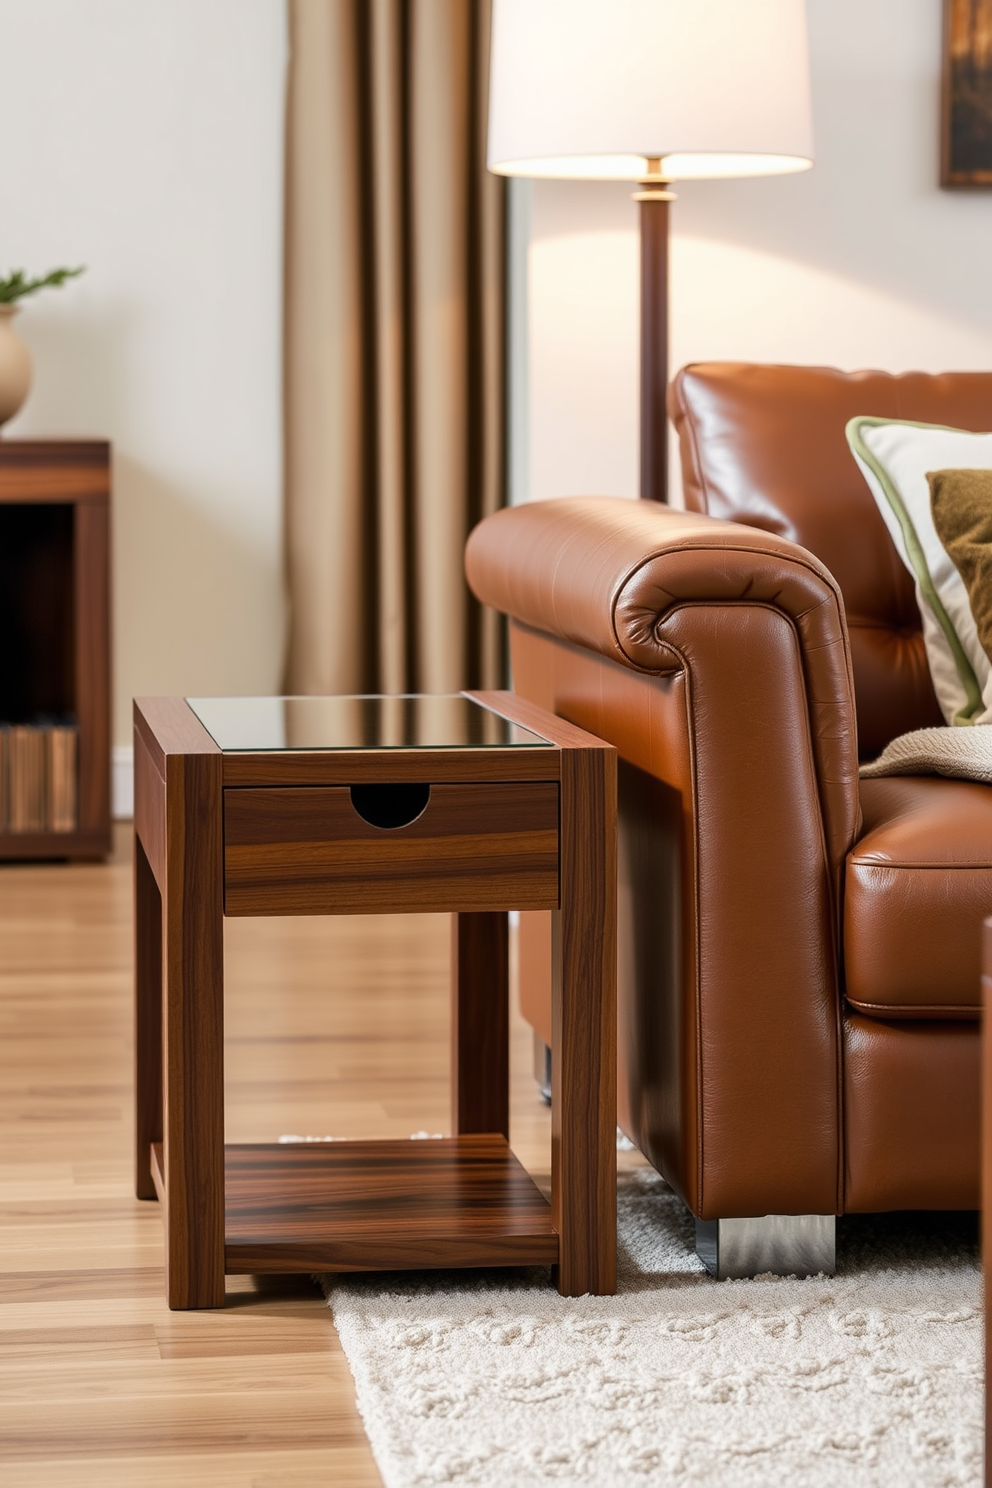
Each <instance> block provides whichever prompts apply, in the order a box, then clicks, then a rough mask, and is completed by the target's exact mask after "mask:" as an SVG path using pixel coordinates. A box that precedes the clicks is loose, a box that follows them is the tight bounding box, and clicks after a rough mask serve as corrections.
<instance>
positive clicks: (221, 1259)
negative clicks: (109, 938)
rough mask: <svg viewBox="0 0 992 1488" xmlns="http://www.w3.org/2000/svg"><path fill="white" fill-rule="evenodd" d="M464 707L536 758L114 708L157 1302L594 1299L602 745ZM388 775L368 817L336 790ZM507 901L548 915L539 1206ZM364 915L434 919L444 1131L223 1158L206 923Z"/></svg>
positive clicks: (599, 1186) (604, 1091) (216, 951)
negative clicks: (229, 744) (406, 1273)
mask: <svg viewBox="0 0 992 1488" xmlns="http://www.w3.org/2000/svg"><path fill="white" fill-rule="evenodd" d="M479 696H480V700H481V701H484V702H489V701H490V700H491V701H492V702H493V705H494V706H495V707H496V708H497V711H499V712H502V713H503V714H504V715H505V716H507V717H510V718H514V719H516V720H517V721H518V722H519V723H521V724H522V725H523V726H525V727H528V728H532V729H534V730H536V731H537V732H538V733H539V734H542V735H543V736H544V737H545V738H547V739H549V740H550V741H551V742H552V746H553V747H551V748H542V749H533V748H525V749H518V750H513V749H508V750H498V751H489V750H477V749H451V750H444V751H441V750H409V749H404V750H395V751H389V750H368V751H364V752H359V751H345V752H338V751H325V752H324V753H323V754H319V753H314V754H308V755H305V756H303V757H301V756H299V755H297V754H295V753H293V752H290V751H271V752H268V753H267V754H265V755H255V756H249V757H245V756H231V755H223V754H221V752H220V751H219V750H218V748H217V746H216V744H215V743H214V741H213V740H212V739H211V738H210V735H209V734H208V733H207V732H206V730H205V729H204V728H203V727H202V726H201V725H200V724H199V722H198V721H197V719H196V718H195V716H194V715H193V713H192V712H191V710H190V709H189V708H188V706H187V705H186V704H185V703H184V702H183V701H182V700H181V699H151V700H145V701H142V702H140V703H138V704H136V706H135V729H136V746H135V748H136V756H135V758H136V786H135V788H136V809H135V829H136V833H137V836H138V842H139V851H138V858H137V870H136V872H137V877H136V900H135V903H136V917H137V926H138V930H137V934H138V945H137V982H136V985H137V1009H136V1031H137V1054H136V1078H137V1083H138V1122H137V1124H138V1132H139V1144H142V1143H143V1144H145V1145H144V1149H143V1151H142V1150H141V1147H140V1145H139V1151H138V1156H137V1186H138V1192H139V1193H141V1194H143V1195H145V1194H148V1193H149V1191H150V1189H151V1188H154V1191H155V1192H156V1193H157V1194H158V1196H159V1198H160V1199H161V1200H162V1203H163V1207H164V1209H165V1211H166V1212H165V1220H166V1236H167V1242H166V1243H167V1294H168V1299H169V1305H170V1306H171V1307H174V1308H195V1307H216V1306H219V1305H220V1304H221V1303H222V1301H223V1298H224V1275H225V1272H227V1273H232V1272H256V1271H257V1272H264V1271H306V1270H374V1269H383V1268H385V1269H397V1268H399V1269H402V1268H420V1267H437V1266H485V1265H525V1264H534V1263H545V1264H550V1265H552V1266H553V1267H554V1268H555V1274H556V1279H557V1284H558V1288H559V1291H561V1292H562V1293H563V1294H565V1295H569V1296H575V1295H580V1294H582V1293H584V1292H593V1293H598V1294H603V1293H608V1292H611V1291H613V1290H615V1285H616V1148H615V1122H616V1029H615V1022H616V752H615V750H613V749H612V748H611V747H610V746H609V745H605V744H602V743H601V742H600V741H599V740H597V739H594V738H593V737H592V736H591V735H589V734H585V733H583V731H582V730H581V729H578V728H575V727H574V726H573V725H571V724H568V723H565V722H564V721H563V720H560V719H557V718H553V717H551V716H549V715H548V714H545V713H542V712H541V711H540V710H539V709H536V708H533V707H532V706H531V705H529V704H526V703H524V702H522V700H520V699H518V698H515V697H514V696H513V695H512V694H509V693H498V694H481V695H479ZM435 769H436V770H437V772H438V773H437V775H435V774H434V771H435ZM239 771H241V772H242V774H241V775H240V776H239V775H238V772H239ZM473 771H475V772H476V778H474V779H473V778H472V773H471V772H473ZM439 777H440V778H439ZM236 778H241V779H250V780H253V781H255V782H259V783H257V784H243V785H233V784H232V783H231V782H232V780H234V779H236ZM411 781H413V782H419V783H421V784H429V785H430V795H429V799H427V801H426V805H423V802H422V800H420V799H418V801H417V802H416V803H415V808H411V807H410V802H409V795H410V793H409V792H408V791H407V792H405V793H403V794H404V795H405V797H406V808H405V809H404V811H401V812H399V813H397V814H396V815H394V816H392V817H390V816H389V815H388V814H386V813H384V811H383V809H382V808H383V805H384V797H383V795H382V794H381V793H380V794H378V795H375V793H373V795H372V797H369V796H368V795H366V796H365V798H364V801H361V800H357V798H356V799H353V797H352V794H351V787H352V786H353V785H357V784H363V785H364V784H369V783H377V784H379V785H380V786H383V787H390V786H393V785H395V784H397V783H400V782H403V783H406V784H407V785H408V784H409V783H410V782H411ZM303 782H313V783H312V784H306V783H303ZM356 801H357V806H358V807H361V809H357V808H356ZM421 806H423V809H421ZM409 809H417V810H419V811H420V814H419V815H417V816H416V817H415V818H413V819H410V818H409V817H408V816H407V814H406V812H407V810H409ZM397 816H398V818H399V819H400V820H402V821H403V823H404V824H403V825H400V826H395V827H393V826H386V825H382V824H380V825H378V826H376V825H373V823H374V822H375V821H380V823H384V822H385V821H387V820H390V819H392V820H396V819H397ZM516 906H521V907H533V908H546V909H551V910H552V911H553V920H554V944H555V956H554V961H555V965H554V975H553V998H552V1023H553V1027H552V1044H553V1067H554V1086H553V1092H552V1097H553V1098H552V1116H553V1122H552V1127H553V1150H552V1202H551V1205H550V1207H549V1206H548V1204H547V1203H546V1201H545V1200H544V1199H543V1197H542V1196H541V1194H540V1193H539V1191H538V1190H537V1188H536V1187H535V1185H534V1184H533V1183H532V1182H531V1180H530V1179H529V1178H528V1177H527V1175H526V1173H525V1172H524V1170H523V1169H522V1168H521V1167H520V1165H519V1163H518V1162H517V1160H516V1158H514V1157H513V1155H512V1153H511V1152H510V1150H509V1147H508V1145H507V1140H506V1132H507V1129H508V1104H507V1094H508V1060H507V980H508V955H507V930H506V915H505V910H506V909H507V908H509V907H516ZM372 910H390V911H396V910H407V911H419V910H423V911H428V912H436V911H438V910H454V911H457V919H456V929H455V945H454V954H453V963H452V972H453V996H452V1013H453V1017H452V1069H453V1081H452V1100H453V1110H452V1124H453V1126H454V1127H455V1129H456V1133H458V1135H456V1136H455V1137H452V1138H449V1139H445V1140H443V1141H424V1142H386V1143H377V1142H376V1143H373V1142H355V1143H340V1144H339V1143H330V1144H326V1145H325V1144H312V1145H311V1144H302V1145H299V1146H294V1145H286V1146H282V1145H277V1146H262V1147H246V1148H229V1149H228V1151H227V1154H226V1158H225V1153H224V1147H223V1075H224V1064H223V937H222V933H221V932H222V915H223V913H224V912H226V913H228V914H287V915H295V914H306V913H310V914H315V913H323V914H335V913H337V914H340V913H349V912H354V911H359V912H361V911H372ZM157 931H158V932H159V933H160V934H161V956H159V953H158V952H159V948H158V946H157V944H156V941H155V935H156V932H157ZM158 962H161V964H162V965H164V975H163V976H162V978H161V986H160V985H159V980H158V979H157V977H156V974H155V967H156V964H157V963H158ZM159 997H160V998H161V1012H162V1017H161V1026H162V1036H161V1042H160V1043H159V1041H158V1032H157V1029H158V1011H157V1009H158V1001H157V1000H158V998H159ZM157 1063H160V1068H161V1072H162V1073H161V1094H159V1089H158V1086H157V1085H156V1070H155V1066H156V1064H157ZM159 1130H160V1131H161V1133H162V1139H161V1141H157V1135H158V1132H159ZM225 1193H226V1215H225Z"/></svg>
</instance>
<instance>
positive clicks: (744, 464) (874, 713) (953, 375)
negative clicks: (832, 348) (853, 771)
mask: <svg viewBox="0 0 992 1488" xmlns="http://www.w3.org/2000/svg"><path fill="white" fill-rule="evenodd" d="M668 399H669V412H670V414H671V416H672V419H673V420H674V423H675V427H676V429H677V430H678V435H679V443H680V448H681V454H682V478H683V485H684V490H685V502H686V506H687V507H689V508H690V510H693V511H702V512H708V513H709V514H710V515H711V516H714V517H723V518H725V519H728V520H730V521H733V522H744V523H746V524H747V525H748V526H750V527H762V528H764V529H766V530H767V531H769V532H777V533H780V534H781V535H782V536H783V537H787V538H789V539H791V541H792V542H796V543H799V544H800V546H801V547H804V548H808V549H809V550H810V551H811V552H812V553H815V554H816V556H817V557H818V558H819V559H820V560H821V561H822V562H823V563H825V564H826V565H827V567H828V568H829V569H830V571H831V573H832V574H833V575H834V577H835V578H836V580H837V582H838V583H839V584H840V587H841V591H842V593H843V595H844V604H845V608H846V610H847V623H848V626H849V629H850V633H851V652H852V657H853V662H854V687H855V697H856V702H857V712H858V740H859V751H860V753H861V756H862V758H865V759H868V758H873V757H874V756H875V755H877V754H878V753H879V752H880V751H881V750H882V749H883V748H884V747H885V745H886V744H888V743H889V741H890V740H891V739H894V738H895V737H896V736H897V735H898V734H902V733H906V732H908V731H909V730H910V729H915V728H926V727H929V726H932V725H935V724H940V723H942V722H943V719H942V717H941V714H940V710H939V708H938V707H937V701H936V698H935V697H934V694H933V687H932V686H931V683H930V673H929V670H928V668H927V661H926V654H925V652H924V649H923V633H922V630H921V627H920V617H919V612H918V610H917V607H916V599H915V596H914V593H913V583H912V580H911V579H910V577H909V575H908V573H907V572H906V570H905V569H904V568H903V565H902V564H901V562H900V561H899V558H898V555H897V554H896V551H895V548H894V547H893V545H892V541H891V539H890V537H889V535H888V533H887V531H886V530H885V525H884V523H883V522H882V519H881V517H880V516H879V514H878V511H877V509H876V507H875V503H874V501H873V499H872V496H871V493H870V492H869V490H868V487H867V486H866V485H865V482H864V479H863V478H862V476H861V473H860V471H859V470H858V468H857V466H856V464H855V463H854V459H853V457H852V455H851V453H850V451H849V449H848V446H847V440H846V439H845V437H844V426H845V424H846V423H847V421H848V419H849V418H852V417H853V416H854V415H855V414H876V415H881V416H883V417H890V418H900V419H916V420H919V421H921V422H924V423H932V424H949V425H951V426H952V427H955V428H961V429H972V430H975V431H983V430H992V372H944V373H940V374H932V373H925V372H907V373H903V374H902V375H900V376H892V375H891V374H889V373H886V372H838V371H836V370H835V369H833V368H831V367H776V366H760V365H756V364H753V363H747V362H709V363H697V364H695V365H692V366H688V367H684V368H683V369H682V371H681V372H679V373H678V375H677V376H676V378H675V380H674V382H673V383H672V386H671V387H670V389H669V394H668Z"/></svg>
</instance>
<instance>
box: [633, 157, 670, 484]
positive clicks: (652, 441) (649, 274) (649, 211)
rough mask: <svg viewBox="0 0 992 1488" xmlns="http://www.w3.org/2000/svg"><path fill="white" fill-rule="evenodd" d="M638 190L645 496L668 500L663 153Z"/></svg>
mask: <svg viewBox="0 0 992 1488" xmlns="http://www.w3.org/2000/svg"><path fill="white" fill-rule="evenodd" d="M638 185H639V186H640V190H639V191H636V192H635V193H634V200H635V201H636V202H637V203H638V205H639V209H640V217H641V489H640V494H641V499H642V500H643V501H667V500H668V410H667V407H666V396H667V393H668V210H669V203H670V202H673V201H674V200H675V193H674V192H673V191H671V190H670V189H669V183H668V182H667V181H666V180H665V178H664V176H663V175H662V173H661V160H660V159H659V158H658V157H654V158H650V159H649V160H648V168H647V172H646V173H645V175H644V176H643V177H642V178H641V180H640V181H639V182H638Z"/></svg>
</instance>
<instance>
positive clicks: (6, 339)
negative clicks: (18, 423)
mask: <svg viewBox="0 0 992 1488" xmlns="http://www.w3.org/2000/svg"><path fill="white" fill-rule="evenodd" d="M18 308H19V307H18V306H17V305H0V425H2V424H5V423H6V422H7V420H8V419H11V418H13V417H14V414H15V413H16V412H17V411H18V409H19V408H20V407H21V405H22V403H23V402H24V399H25V398H26V397H27V395H28V389H29V388H30V386H31V353H30V352H29V351H28V349H27V347H26V346H25V345H24V342H23V341H22V340H21V339H20V337H19V336H16V335H15V334H14V325H13V321H14V316H15V315H16V314H17V311H18Z"/></svg>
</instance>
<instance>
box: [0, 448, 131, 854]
mask: <svg viewBox="0 0 992 1488" xmlns="http://www.w3.org/2000/svg"><path fill="white" fill-rule="evenodd" d="M0 505H14V506H22V505H23V506H31V507H35V508H37V507H43V506H50V507H71V509H72V557H71V567H72V576H71V584H72V604H71V617H70V619H71V623H70V625H69V630H70V634H69V635H67V637H66V638H65V639H66V652H67V655H68V656H69V657H70V658H71V660H70V661H69V663H68V671H67V681H66V683H65V687H64V692H65V696H64V697H61V698H59V699H57V700H56V703H55V704H51V703H49V704H46V705H45V708H44V710H43V711H45V712H56V713H65V714H75V716H76V720H77V722H78V725H79V764H78V798H77V800H78V812H77V815H78V820H77V827H76V830H75V831H72V832H37V833H13V832H11V833H0V859H11V858H92V857H102V856H104V855H105V854H106V853H108V852H109V851H110V446H109V444H107V442H106V441H105V440H58V439H38V440H19V439H11V440H8V439H0ZM39 602H40V601H39ZM25 620H26V622H27V623H29V624H30V622H31V616H30V614H29V615H27V616H26V617H25ZM3 644H4V637H3V636H0V645H3Z"/></svg>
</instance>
